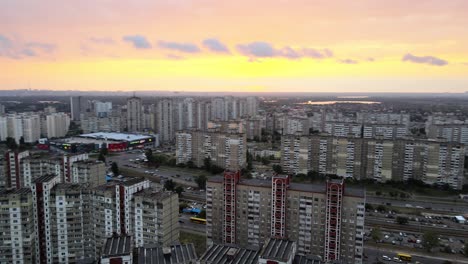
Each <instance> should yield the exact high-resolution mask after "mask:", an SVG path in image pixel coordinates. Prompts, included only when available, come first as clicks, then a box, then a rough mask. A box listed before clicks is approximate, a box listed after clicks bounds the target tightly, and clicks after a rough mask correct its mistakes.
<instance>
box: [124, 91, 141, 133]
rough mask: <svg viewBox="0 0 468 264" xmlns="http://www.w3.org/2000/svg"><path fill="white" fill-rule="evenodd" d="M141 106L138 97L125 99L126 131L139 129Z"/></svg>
mask: <svg viewBox="0 0 468 264" xmlns="http://www.w3.org/2000/svg"><path fill="white" fill-rule="evenodd" d="M141 120H142V108H141V98H140V97H136V96H133V97H130V98H128V99H127V131H129V132H138V131H141V129H142V126H141Z"/></svg>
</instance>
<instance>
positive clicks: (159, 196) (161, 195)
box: [134, 188, 174, 201]
mask: <svg viewBox="0 0 468 264" xmlns="http://www.w3.org/2000/svg"><path fill="white" fill-rule="evenodd" d="M172 195H174V193H173V192H165V191H161V190H156V189H153V188H148V189H143V190H141V191H139V192H137V193H135V194H134V196H142V197H149V198H152V199H154V200H155V201H158V200H163V199H166V198H168V197H171V196H172Z"/></svg>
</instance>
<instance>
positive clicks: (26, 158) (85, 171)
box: [4, 151, 105, 189]
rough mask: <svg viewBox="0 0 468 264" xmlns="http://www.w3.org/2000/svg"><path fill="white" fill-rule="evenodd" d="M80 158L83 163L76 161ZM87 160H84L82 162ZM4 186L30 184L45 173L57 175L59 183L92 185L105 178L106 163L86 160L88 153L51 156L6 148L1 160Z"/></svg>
mask: <svg viewBox="0 0 468 264" xmlns="http://www.w3.org/2000/svg"><path fill="white" fill-rule="evenodd" d="M80 161H83V163H79V164H75V163H77V162H80ZM84 161H86V162H84ZM4 167H5V172H6V173H5V188H8V189H10V188H16V189H19V188H24V187H31V186H32V184H33V182H34V180H35V179H37V178H39V177H40V176H42V175H45V174H54V175H58V176H60V178H61V182H68V183H86V182H90V183H91V185H92V186H95V185H97V184H101V183H102V182H103V181H104V180H105V164H104V163H103V162H100V161H97V162H91V161H88V154H86V153H85V154H76V155H64V156H50V155H49V154H48V153H41V152H35V153H30V152H29V151H22V152H19V151H7V152H6V153H5V160H4Z"/></svg>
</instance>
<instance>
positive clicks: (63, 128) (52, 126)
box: [46, 113, 70, 138]
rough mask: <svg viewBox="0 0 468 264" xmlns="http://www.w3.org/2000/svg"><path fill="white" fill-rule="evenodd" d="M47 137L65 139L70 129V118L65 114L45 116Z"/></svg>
mask: <svg viewBox="0 0 468 264" xmlns="http://www.w3.org/2000/svg"><path fill="white" fill-rule="evenodd" d="M46 124H47V137H48V138H60V137H65V136H66V135H67V133H68V129H69V127H70V117H69V116H68V115H67V114H66V113H54V114H50V115H47V116H46Z"/></svg>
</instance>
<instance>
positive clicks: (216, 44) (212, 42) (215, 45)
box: [203, 38, 229, 53]
mask: <svg viewBox="0 0 468 264" xmlns="http://www.w3.org/2000/svg"><path fill="white" fill-rule="evenodd" d="M203 46H204V47H205V48H207V49H209V50H211V51H214V52H221V53H229V49H228V48H227V47H226V45H224V44H223V43H222V42H221V41H219V40H218V39H215V38H209V39H205V40H203Z"/></svg>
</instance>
